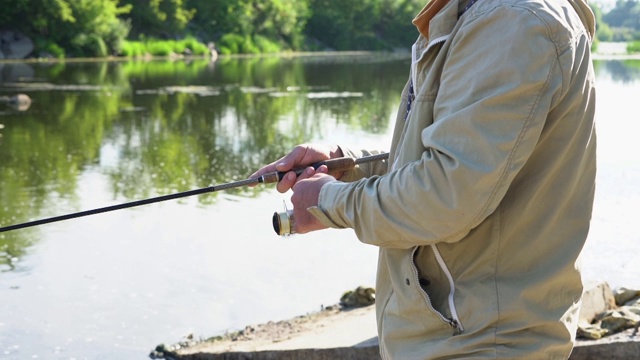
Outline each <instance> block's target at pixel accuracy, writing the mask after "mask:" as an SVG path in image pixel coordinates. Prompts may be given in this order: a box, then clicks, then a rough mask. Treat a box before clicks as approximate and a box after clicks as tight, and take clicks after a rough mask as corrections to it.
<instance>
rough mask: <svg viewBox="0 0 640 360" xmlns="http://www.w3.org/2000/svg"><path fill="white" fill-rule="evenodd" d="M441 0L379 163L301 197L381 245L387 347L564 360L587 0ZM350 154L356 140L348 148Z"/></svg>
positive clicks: (585, 89)
mask: <svg viewBox="0 0 640 360" xmlns="http://www.w3.org/2000/svg"><path fill="white" fill-rule="evenodd" d="M466 4H467V0H451V1H449V3H448V4H447V5H446V6H444V8H443V9H442V10H441V11H440V12H439V13H438V14H437V15H436V16H435V17H434V18H433V19H432V20H431V22H430V25H429V33H428V38H425V37H423V36H420V38H419V39H418V41H417V42H416V44H415V45H414V49H413V58H414V61H413V66H412V71H411V78H412V81H413V83H414V84H415V93H416V97H415V100H414V101H413V103H412V108H411V111H410V112H409V114H408V117H407V118H406V120H405V113H406V101H407V96H408V87H409V86H408V85H407V87H406V88H405V90H404V91H403V94H402V104H401V106H400V110H399V112H398V116H397V122H396V127H395V133H394V136H393V142H392V144H391V153H390V159H392V160H390V163H391V165H390V166H389V169H388V170H387V168H386V166H385V165H386V164H378V165H377V166H361V167H359V168H358V169H356V170H354V171H353V172H352V173H351V174H348V176H347V177H345V178H344V179H342V180H357V179H360V180H357V181H353V182H335V183H329V184H327V185H325V186H324V187H323V188H322V191H321V193H320V200H319V205H318V207H317V208H311V209H310V211H311V212H312V213H314V214H315V215H316V216H317V217H318V218H319V219H320V220H321V221H322V222H323V223H324V224H326V225H327V226H330V227H334V228H352V229H354V231H355V232H356V234H357V236H358V238H359V239H360V240H361V241H363V242H364V243H367V244H372V245H376V246H378V247H379V248H380V256H379V267H378V277H377V284H376V292H377V295H376V297H377V299H376V307H377V316H378V333H379V338H380V348H381V354H382V357H383V358H385V359H391V358H393V359H435V358H455V359H460V358H513V359H515V358H519V359H522V358H527V359H556V358H557V359H565V358H567V357H568V356H569V354H570V352H571V349H572V340H574V336H575V335H574V334H575V331H576V326H577V315H578V310H579V306H580V296H581V293H582V282H581V279H580V273H579V271H578V270H577V269H576V259H577V258H578V255H579V253H580V251H581V250H582V247H583V244H584V242H585V239H586V237H587V233H588V230H589V222H590V218H591V209H592V203H593V196H594V187H595V184H594V181H595V180H594V179H595V172H596V142H595V132H594V104H595V91H594V74H593V69H592V64H591V57H590V56H591V55H590V44H591V38H592V37H593V35H594V33H595V24H594V21H595V20H594V17H593V14H592V13H591V10H590V9H589V7H588V6H587V4H586V3H585V2H584V0H569V1H567V0H478V2H477V3H476V4H475V5H473V6H472V7H471V8H470V10H469V11H467V12H465V13H464V14H463V15H462V16H461V17H460V19H458V14H459V13H460V12H461V11H462V10H463V9H464V8H465V6H466ZM345 151H346V152H347V153H349V154H350V155H352V156H362V155H364V154H366V152H358V153H356V152H353V151H347V150H345Z"/></svg>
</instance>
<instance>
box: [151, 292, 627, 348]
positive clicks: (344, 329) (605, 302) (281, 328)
mask: <svg viewBox="0 0 640 360" xmlns="http://www.w3.org/2000/svg"><path fill="white" fill-rule="evenodd" d="M363 289H365V288H361V289H360V290H359V291H358V289H356V291H353V292H347V294H349V293H351V294H354V293H361V294H366V293H367V292H366V291H363ZM630 291H633V290H630ZM616 294H618V291H616ZM345 295H346V294H345ZM636 295H637V294H636ZM616 298H620V299H624V300H626V302H625V304H623V306H633V304H636V301H637V302H640V299H639V298H638V297H636V296H631V295H629V294H627V295H624V296H622V295H620V296H615V297H614V293H613V292H612V291H611V289H610V287H609V285H608V284H606V283H604V284H597V285H594V286H588V287H587V288H586V289H585V292H584V295H583V304H584V307H583V308H582V311H581V314H580V323H581V326H597V325H598V324H600V323H602V321H603V319H604V318H603V314H607V313H610V312H613V313H615V312H616V311H620V309H621V306H620V305H619V304H617V303H616V301H615V299H616ZM633 311H634V310H630V309H628V308H625V310H624V311H623V312H624V313H626V314H627V315H629V312H630V313H632V314H633V315H636V314H635V313H634V312H633ZM616 314H617V315H613V317H618V318H620V317H622V315H621V314H619V313H616ZM622 323H624V324H625V325H624V326H628V325H629V323H628V322H622ZM624 326H623V327H624ZM636 326H637V324H636ZM607 331H609V330H607ZM604 335H609V334H604ZM150 357H151V358H167V359H175V360H196V359H198V360H222V359H224V360H241V359H242V360H244V359H252V360H271V359H279V360H282V359H283V360H288V359H309V360H330V359H356V360H360V359H362V360H368V359H376V360H377V359H380V355H379V347H378V337H377V333H376V318H375V307H374V306H372V305H370V306H365V307H358V308H354V309H347V308H344V307H343V306H340V305H336V306H332V307H328V308H325V309H323V310H322V311H320V312H317V313H312V314H309V315H305V316H300V317H296V318H294V319H290V320H285V321H279V322H269V323H267V324H262V325H252V326H247V327H246V328H245V329H244V330H241V331H238V332H235V333H230V334H229V333H228V334H224V335H223V336H218V337H216V338H212V339H207V340H200V341H195V340H193V337H190V338H189V339H186V340H185V341H183V342H180V343H178V344H176V345H171V346H167V345H159V346H158V347H156V349H155V350H154V351H152V353H151V354H150ZM592 359H609V360H618V359H620V360H622V359H640V335H638V334H637V328H636V329H634V328H628V329H626V330H623V331H621V332H618V333H616V334H613V335H609V336H604V337H602V338H601V339H598V340H587V339H578V340H577V341H576V346H575V347H574V350H573V353H572V354H571V356H570V357H569V360H592Z"/></svg>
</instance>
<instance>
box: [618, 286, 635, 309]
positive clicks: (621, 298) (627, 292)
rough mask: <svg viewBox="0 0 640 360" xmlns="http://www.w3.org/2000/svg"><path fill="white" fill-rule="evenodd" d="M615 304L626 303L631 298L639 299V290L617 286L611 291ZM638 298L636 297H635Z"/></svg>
mask: <svg viewBox="0 0 640 360" xmlns="http://www.w3.org/2000/svg"><path fill="white" fill-rule="evenodd" d="M613 296H614V297H615V299H616V304H617V305H627V303H628V302H630V301H632V300H640V290H631V289H627V288H624V287H622V288H619V289H616V290H615V291H614V292H613ZM636 298H638V299H636Z"/></svg>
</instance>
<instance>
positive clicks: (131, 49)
mask: <svg viewBox="0 0 640 360" xmlns="http://www.w3.org/2000/svg"><path fill="white" fill-rule="evenodd" d="M145 54H146V51H145V49H144V44H143V43H141V42H140V41H127V40H125V41H123V42H122V46H121V49H120V54H119V55H121V56H125V57H140V56H144V55H145Z"/></svg>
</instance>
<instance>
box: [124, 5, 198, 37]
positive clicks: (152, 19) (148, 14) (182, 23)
mask: <svg viewBox="0 0 640 360" xmlns="http://www.w3.org/2000/svg"><path fill="white" fill-rule="evenodd" d="M122 3H123V4H126V5H128V6H130V7H131V12H129V13H128V14H127V16H126V17H124V18H125V19H127V20H129V21H130V22H131V26H132V29H131V30H132V31H131V32H132V35H134V36H139V35H145V36H151V37H161V38H171V37H174V36H176V35H184V34H185V30H186V28H187V25H188V24H189V22H190V21H191V20H192V19H193V17H194V16H195V14H196V10H195V9H194V8H192V7H190V6H189V5H188V4H187V2H185V1H184V0H122Z"/></svg>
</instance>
